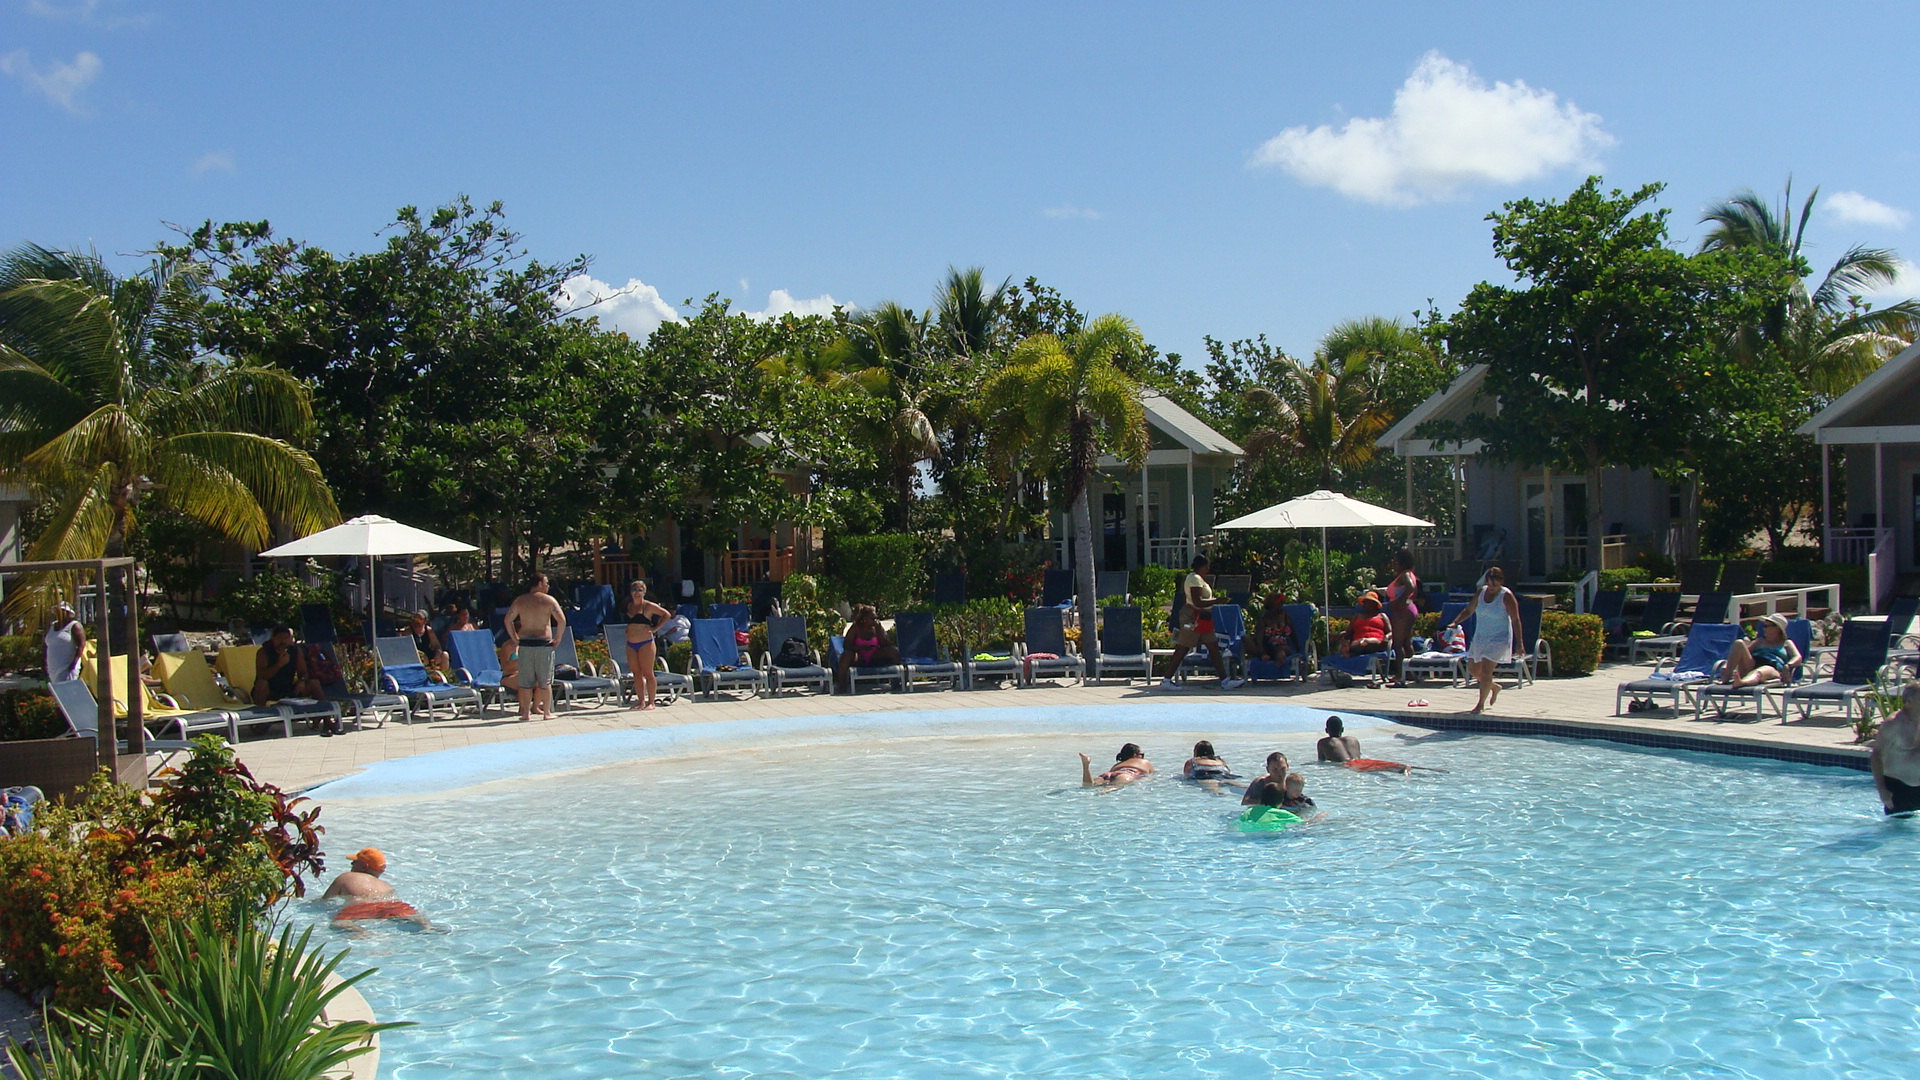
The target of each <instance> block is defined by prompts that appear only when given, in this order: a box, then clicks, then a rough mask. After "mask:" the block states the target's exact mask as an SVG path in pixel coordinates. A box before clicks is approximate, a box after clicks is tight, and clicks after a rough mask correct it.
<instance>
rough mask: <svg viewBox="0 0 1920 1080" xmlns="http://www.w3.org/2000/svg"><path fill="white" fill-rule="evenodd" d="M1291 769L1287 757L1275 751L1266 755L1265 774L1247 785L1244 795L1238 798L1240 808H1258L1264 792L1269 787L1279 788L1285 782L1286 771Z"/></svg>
mask: <svg viewBox="0 0 1920 1080" xmlns="http://www.w3.org/2000/svg"><path fill="white" fill-rule="evenodd" d="M1290 768H1292V766H1291V764H1290V763H1289V762H1288V761H1287V755H1285V754H1283V753H1281V752H1280V751H1278V750H1275V751H1274V752H1273V753H1271V754H1268V755H1267V774H1266V775H1265V776H1256V777H1254V778H1253V783H1251V784H1248V785H1247V791H1246V794H1244V795H1242V796H1240V805H1241V806H1259V805H1261V799H1262V798H1263V797H1264V792H1265V791H1266V789H1267V788H1269V787H1281V786H1284V785H1285V784H1286V782H1287V771H1288V770H1289V769H1290Z"/></svg>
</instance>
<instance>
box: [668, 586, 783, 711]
mask: <svg viewBox="0 0 1920 1080" xmlns="http://www.w3.org/2000/svg"><path fill="white" fill-rule="evenodd" d="M716 606H718V607H727V606H735V607H739V608H741V609H742V610H743V611H744V610H745V608H746V606H747V605H745V604H737V605H725V604H722V605H716ZM735 625H736V624H735V622H734V620H733V619H732V618H718V619H695V620H693V663H692V667H691V669H690V670H689V671H688V674H689V675H691V676H692V677H693V683H694V686H695V688H696V689H698V690H699V691H700V692H701V693H703V694H705V695H707V696H708V697H712V696H713V695H715V694H717V693H719V692H720V691H722V690H737V689H739V688H741V687H745V688H747V689H748V690H751V691H753V692H754V693H755V694H759V693H761V692H762V691H764V690H765V689H766V688H767V677H766V675H765V674H763V673H762V672H761V671H760V669H759V668H756V667H754V666H753V661H752V660H750V659H748V658H747V651H746V650H745V649H743V648H741V647H740V639H739V638H738V637H737V636H736V634H737V631H736V630H735V629H734V627H735Z"/></svg>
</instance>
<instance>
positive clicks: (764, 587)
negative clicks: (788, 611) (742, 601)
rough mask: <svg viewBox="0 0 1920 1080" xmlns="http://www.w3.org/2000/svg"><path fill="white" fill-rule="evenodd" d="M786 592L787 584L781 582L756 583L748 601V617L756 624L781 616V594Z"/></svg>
mask: <svg viewBox="0 0 1920 1080" xmlns="http://www.w3.org/2000/svg"><path fill="white" fill-rule="evenodd" d="M785 591H786V584H785V583H784V582H779V581H756V582H754V583H753V591H752V594H751V595H750V597H749V599H748V601H747V613H748V617H749V618H750V619H752V620H753V621H754V622H757V623H763V622H766V621H767V620H768V619H771V618H773V617H774V616H775V615H778V614H780V611H781V607H780V594H781V593H783V592H785Z"/></svg>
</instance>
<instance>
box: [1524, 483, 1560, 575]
mask: <svg viewBox="0 0 1920 1080" xmlns="http://www.w3.org/2000/svg"><path fill="white" fill-rule="evenodd" d="M1540 475H1541V476H1543V477H1545V478H1546V482H1545V483H1544V484H1543V485H1541V486H1542V487H1543V488H1544V489H1545V490H1544V491H1543V492H1542V493H1541V496H1540V498H1541V499H1542V500H1543V502H1542V503H1541V506H1542V508H1543V509H1542V511H1541V516H1542V517H1544V518H1545V519H1546V525H1547V560H1546V565H1545V566H1544V567H1542V569H1544V570H1545V571H1546V572H1547V579H1548V580H1549V581H1551V580H1552V579H1553V466H1551V465H1547V466H1544V467H1543V468H1541V470H1540ZM1523 494H1524V493H1523ZM1522 520H1525V519H1524V518H1522Z"/></svg>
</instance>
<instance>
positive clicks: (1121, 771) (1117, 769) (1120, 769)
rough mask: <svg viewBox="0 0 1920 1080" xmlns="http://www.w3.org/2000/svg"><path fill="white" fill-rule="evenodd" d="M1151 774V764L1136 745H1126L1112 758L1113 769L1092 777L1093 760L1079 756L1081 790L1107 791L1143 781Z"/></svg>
mask: <svg viewBox="0 0 1920 1080" xmlns="http://www.w3.org/2000/svg"><path fill="white" fill-rule="evenodd" d="M1152 773H1153V762H1151V761H1148V760H1147V756H1146V755H1145V754H1143V753H1141V752H1140V746H1139V744H1138V743H1128V744H1127V745H1125V746H1123V747H1121V748H1120V752H1119V753H1118V754H1115V755H1114V756H1113V768H1111V769H1108V770H1107V771H1106V772H1103V773H1101V774H1100V775H1099V776H1095V775H1093V759H1092V758H1090V757H1088V756H1087V755H1085V754H1081V755H1080V786H1081V787H1083V788H1106V789H1107V790H1108V791H1111V790H1113V789H1114V788H1117V787H1120V786H1122V785H1125V784H1131V783H1133V782H1134V781H1135V780H1144V779H1146V778H1147V777H1148V776H1149V775H1151V774H1152Z"/></svg>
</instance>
